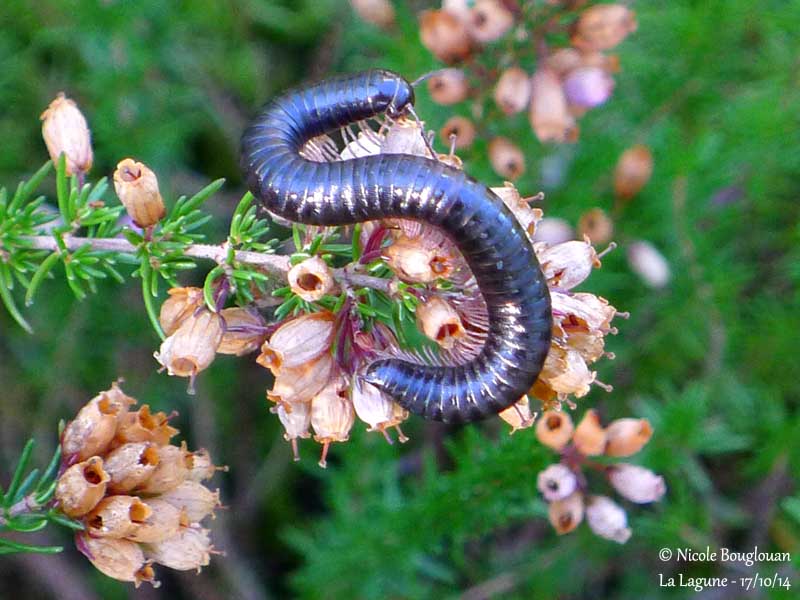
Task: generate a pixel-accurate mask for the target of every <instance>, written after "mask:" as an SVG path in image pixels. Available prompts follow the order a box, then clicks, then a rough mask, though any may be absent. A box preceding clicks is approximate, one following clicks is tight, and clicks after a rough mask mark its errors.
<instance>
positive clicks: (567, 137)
mask: <svg viewBox="0 0 800 600" xmlns="http://www.w3.org/2000/svg"><path fill="white" fill-rule="evenodd" d="M582 5H583V3H555V2H550V3H547V4H546V5H545V6H541V7H531V6H524V7H521V6H520V5H519V4H518V3H517V2H515V1H513V0H512V1H508V0H475V2H470V1H468V0H444V1H443V2H442V7H441V9H438V10H428V11H425V12H423V13H422V14H421V15H420V23H419V26H420V38H421V40H422V43H423V45H424V46H425V47H426V48H428V50H430V51H431V52H432V53H433V54H434V55H435V56H436V57H437V58H438V59H439V60H441V61H442V62H444V63H445V64H447V65H450V66H449V68H446V69H443V70H441V71H438V72H436V73H434V74H433V75H432V76H431V77H430V78H429V79H428V90H429V92H430V95H431V98H432V99H433V101H434V102H436V103H438V104H442V105H451V104H457V103H459V102H462V101H464V100H467V99H471V100H472V101H473V106H472V110H471V113H472V116H473V118H475V119H477V120H479V121H483V120H486V119H489V118H492V119H493V118H494V115H495V112H494V111H493V110H492V109H493V107H492V106H491V105H489V106H488V107H487V103H488V100H489V98H488V93H487V92H488V91H489V90H490V91H491V96H492V100H493V104H494V107H496V108H497V109H498V110H499V112H500V114H502V115H505V116H511V115H515V114H517V113H520V112H523V111H525V110H527V111H528V119H529V122H530V126H531V128H532V129H533V132H534V133H535V134H536V137H537V138H538V139H539V140H540V141H541V142H572V141H575V140H576V139H577V137H578V125H577V119H579V118H580V117H581V116H582V115H583V114H584V113H586V111H588V110H589V109H592V108H595V107H597V106H600V105H601V104H603V103H604V102H606V101H607V100H608V99H609V98H610V96H611V93H612V91H613V89H614V78H613V76H614V74H615V73H617V72H618V71H619V60H618V59H617V57H616V56H613V55H608V54H606V51H608V50H611V49H613V48H614V47H615V46H617V45H618V44H619V43H621V42H622V41H623V40H624V39H625V38H626V37H627V36H628V34H630V33H631V32H633V31H635V30H636V27H637V24H636V19H635V16H634V13H633V11H631V10H630V9H629V8H627V7H626V6H624V5H622V4H596V5H594V6H590V7H589V8H582ZM501 38H506V41H507V42H508V43H506V44H502V46H501V45H500V44H495V42H497V41H498V40H500V39H501ZM564 38H568V39H569V40H570V45H569V46H564V47H556V48H551V47H550V46H549V43H550V42H551V41H552V40H559V39H564ZM531 54H532V55H533V57H534V59H535V62H536V67H535V69H533V70H532V71H531V70H528V69H526V68H523V66H522V65H524V64H528V63H529V62H530V60H529V58H528V57H529V55H531ZM484 63H485V64H484ZM496 65H509V66H507V67H505V68H504V69H502V70H498V69H496ZM484 90H486V92H485V91H484ZM475 129H476V127H475V125H474V124H473V123H472V122H471V121H470V119H468V118H466V117H463V116H456V117H453V118H452V119H450V120H449V121H448V122H447V123H445V125H444V127H443V128H442V129H441V135H442V137H443V138H444V140H445V141H446V142H447V141H449V140H450V139H451V137H452V136H455V137H456V141H455V144H456V145H457V146H458V147H466V146H467V145H469V143H471V140H472V139H473V138H474V135H475ZM489 159H490V162H491V164H492V167H493V168H494V169H495V171H496V172H497V173H498V175H500V176H502V177H505V178H507V179H512V180H513V179H515V178H517V177H519V176H520V175H521V174H522V173H523V172H524V171H525V160H524V155H523V152H522V150H520V149H519V148H518V147H517V146H516V145H514V143H513V142H511V141H510V140H508V139H506V138H502V137H498V138H495V139H494V140H492V141H491V142H490V145H489Z"/></svg>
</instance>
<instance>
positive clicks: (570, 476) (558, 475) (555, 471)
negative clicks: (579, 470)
mask: <svg viewBox="0 0 800 600" xmlns="http://www.w3.org/2000/svg"><path fill="white" fill-rule="evenodd" d="M536 487H537V488H539V491H540V492H541V493H542V496H544V499H545V500H547V501H548V502H554V501H556V500H564V499H565V498H566V497H567V496H570V495H572V493H573V492H574V491H575V489H576V488H577V487H578V479H577V477H575V473H573V472H572V470H571V469H570V468H569V467H567V466H565V465H562V464H560V463H556V464H554V465H550V466H549V467H547V468H546V469H545V470H544V471H541V472H540V473H539V476H538V477H537V478H536Z"/></svg>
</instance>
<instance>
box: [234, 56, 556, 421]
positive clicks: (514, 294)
mask: <svg viewBox="0 0 800 600" xmlns="http://www.w3.org/2000/svg"><path fill="white" fill-rule="evenodd" d="M413 102H414V90H413V87H412V86H411V84H409V83H408V82H407V81H406V80H405V79H403V78H402V77H400V76H399V75H397V74H395V73H392V72H389V71H384V70H372V71H366V72H363V73H358V74H355V75H349V76H344V77H338V78H334V79H329V80H326V81H323V82H320V83H317V84H314V85H311V86H308V87H305V88H300V89H297V90H294V91H291V92H289V93H286V94H285V95H283V96H281V97H279V98H277V99H276V100H273V101H272V102H270V103H268V104H267V105H266V106H265V107H264V109H263V110H262V111H261V112H260V113H259V114H258V116H257V117H256V118H255V120H254V121H253V122H252V123H251V125H250V126H249V127H248V128H247V130H246V131H245V133H244V135H243V137H242V159H241V161H242V168H243V170H244V173H245V176H246V179H247V184H248V187H249V188H250V191H251V192H252V193H253V195H254V196H255V197H256V198H257V199H258V200H259V201H260V202H261V203H262V205H263V206H264V207H265V208H267V209H268V210H269V211H270V212H272V213H275V214H277V215H279V216H281V217H283V218H285V219H287V220H289V221H294V222H298V223H305V224H309V225H322V226H334V225H350V224H354V223H360V222H364V221H369V220H374V219H385V218H404V219H413V220H417V221H421V222H423V223H427V224H430V225H433V226H435V227H438V228H439V229H441V230H442V231H443V232H444V233H445V234H446V235H447V236H449V237H450V238H451V239H452V241H453V242H454V243H455V245H456V246H457V247H458V249H459V250H460V251H461V253H462V255H463V257H464V259H465V261H466V263H467V265H468V266H469V268H470V270H471V271H472V274H473V276H474V277H475V280H476V282H477V285H478V288H479V290H480V292H481V294H482V296H483V299H484V301H485V303H486V307H487V311H488V320H489V327H488V333H487V336H486V340H485V342H484V345H483V348H482V349H481V350H480V352H479V353H478V354H477V355H476V356H474V357H473V358H472V359H470V360H468V361H467V362H465V363H463V364H456V365H429V364H416V363H413V362H409V361H406V360H400V359H396V358H389V359H379V360H376V361H374V362H372V363H371V364H369V365H368V366H367V367H366V370H365V371H364V373H363V378H364V379H365V380H366V381H367V382H369V383H372V384H373V385H375V386H377V387H378V388H380V389H381V390H383V391H384V392H385V393H387V394H388V395H389V396H391V397H392V398H393V399H394V400H395V401H396V402H398V403H399V404H400V405H402V406H403V407H405V408H407V409H408V410H409V411H411V412H413V413H416V414H419V415H422V416H423V417H425V418H428V419H434V420H440V421H445V422H448V423H454V422H464V421H474V420H478V419H482V418H485V417H487V416H489V415H494V414H497V413H498V412H500V411H502V410H504V409H505V408H507V407H509V406H511V405H512V404H514V403H515V402H516V401H517V400H519V399H520V397H521V396H522V395H524V394H525V393H526V392H527V391H528V390H529V389H530V387H531V386H532V385H533V383H534V382H535V381H536V378H537V376H538V375H539V372H540V371H541V369H542V365H543V364H544V360H545V357H546V356H547V351H548V349H549V347H550V336H551V327H552V314H551V309H550V295H549V292H548V289H547V282H546V280H545V278H544V276H543V275H542V271H541V269H540V267H539V263H538V261H537V259H536V255H535V253H534V251H533V247H532V245H531V242H530V240H529V239H528V237H527V235H526V234H525V231H524V230H523V229H522V227H521V226H520V225H519V224H518V223H517V221H516V219H515V218H514V216H513V215H512V213H511V211H510V210H508V209H507V208H506V207H505V206H504V205H503V203H502V201H501V200H500V199H499V198H498V197H497V196H496V195H495V194H494V193H492V192H491V191H490V190H489V189H488V188H487V187H486V186H484V185H482V184H480V183H478V182H477V181H475V180H474V179H472V178H470V177H469V176H467V175H466V174H465V173H464V172H463V171H461V170H459V169H455V168H453V167H450V166H448V165H446V164H444V163H443V162H439V161H436V160H431V159H427V158H424V157H420V156H411V155H406V154H378V155H374V156H366V157H361V158H354V159H349V160H343V161H338V162H313V161H311V160H308V159H306V158H304V157H303V156H302V155H301V150H302V148H303V146H304V145H305V144H306V143H307V142H308V141H309V140H311V139H313V138H315V137H317V136H321V135H324V134H327V133H331V132H334V131H337V130H339V129H341V128H342V127H345V126H347V125H350V124H353V123H357V122H360V121H363V120H366V119H370V118H374V117H378V116H381V115H387V116H389V117H396V116H399V115H401V114H403V113H404V112H406V111H407V110H409V108H410V107H411V106H412V105H413Z"/></svg>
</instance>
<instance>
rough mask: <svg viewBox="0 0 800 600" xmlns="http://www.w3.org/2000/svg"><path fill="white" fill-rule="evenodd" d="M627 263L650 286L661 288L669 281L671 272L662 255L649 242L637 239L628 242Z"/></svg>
mask: <svg viewBox="0 0 800 600" xmlns="http://www.w3.org/2000/svg"><path fill="white" fill-rule="evenodd" d="M626 254H627V258H628V264H629V265H630V267H631V270H632V271H633V272H634V273H636V274H637V275H638V276H639V277H641V279H642V281H644V283H645V284H647V285H648V286H650V287H652V288H662V287H664V286H665V285H667V284H668V283H669V280H670V277H671V273H670V268H669V263H668V262H667V259H666V258H664V255H663V254H661V253H660V252H659V251H658V250H656V247H655V246H653V245H652V244H651V243H650V242H645V241H638V242H631V243H630V244H628V250H627V253H626Z"/></svg>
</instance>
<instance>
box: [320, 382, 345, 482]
mask: <svg viewBox="0 0 800 600" xmlns="http://www.w3.org/2000/svg"><path fill="white" fill-rule="evenodd" d="M346 392H347V384H346V382H344V381H343V380H342V379H335V380H333V381H332V382H330V383H329V384H328V385H326V386H325V387H324V388H323V389H322V390H320V392H319V393H318V394H316V395H315V396H314V397H313V399H312V400H311V427H313V429H314V432H315V435H314V440H315V441H317V442H319V443H320V444H322V455H321V457H320V460H319V465H320V466H321V467H323V468H325V467H326V466H327V462H326V458H327V456H328V448H329V447H330V444H331V442H346V441H347V440H348V439H349V434H350V429H352V427H353V422H354V420H355V411H354V409H353V403H352V401H351V400H350V398H349V397H348V395H347V393H346Z"/></svg>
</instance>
